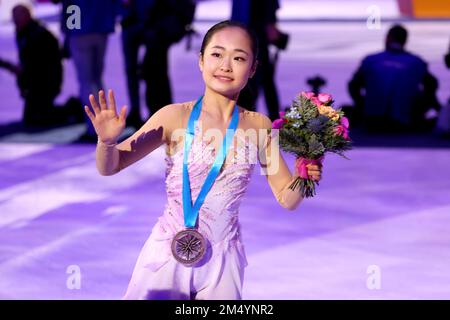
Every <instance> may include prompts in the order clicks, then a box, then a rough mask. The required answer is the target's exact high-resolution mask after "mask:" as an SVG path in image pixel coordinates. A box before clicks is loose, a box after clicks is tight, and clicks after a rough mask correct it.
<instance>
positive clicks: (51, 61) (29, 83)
mask: <svg viewBox="0 0 450 320" xmlns="http://www.w3.org/2000/svg"><path fill="white" fill-rule="evenodd" d="M16 43H17V48H18V51H19V61H20V71H19V73H18V74H17V83H18V86H19V88H20V92H21V95H22V97H23V98H24V99H25V108H24V112H23V119H22V120H23V122H24V124H25V125H29V126H34V125H48V124H51V123H52V122H53V121H54V119H52V118H53V108H54V104H53V102H54V99H55V98H56V96H57V95H58V94H59V93H60V90H61V85H62V75H63V69H62V63H61V53H60V48H59V43H58V40H57V39H56V38H55V36H53V34H52V33H51V32H50V31H48V30H47V29H46V28H45V27H43V26H42V25H41V24H40V23H39V22H37V21H35V20H31V22H30V23H29V24H28V25H27V26H25V27H24V28H23V29H22V30H20V31H18V32H17V33H16Z"/></svg>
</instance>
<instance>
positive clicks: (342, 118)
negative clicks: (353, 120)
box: [340, 117, 350, 129]
mask: <svg viewBox="0 0 450 320" xmlns="http://www.w3.org/2000/svg"><path fill="white" fill-rule="evenodd" d="M340 122H341V125H343V126H344V127H345V129H348V127H349V126H350V123H349V122H348V119H347V118H346V117H341V121H340Z"/></svg>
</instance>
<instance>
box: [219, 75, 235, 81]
mask: <svg viewBox="0 0 450 320" xmlns="http://www.w3.org/2000/svg"><path fill="white" fill-rule="evenodd" d="M214 78H216V79H218V80H220V81H226V82H230V81H233V78H230V77H226V76H214Z"/></svg>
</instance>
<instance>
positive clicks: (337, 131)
mask: <svg viewBox="0 0 450 320" xmlns="http://www.w3.org/2000/svg"><path fill="white" fill-rule="evenodd" d="M332 104H333V100H332V97H331V95H329V94H326V93H320V94H318V95H315V94H314V93H312V92H302V93H300V94H299V95H298V96H297V97H296V98H295V100H294V101H293V103H292V105H291V107H290V109H289V110H288V112H286V113H284V112H280V117H281V118H280V119H277V120H275V121H274V122H273V124H272V128H273V129H278V130H279V137H280V147H281V149H282V150H284V151H286V152H289V153H292V154H295V155H296V157H297V161H296V170H297V173H298V175H299V177H298V178H297V179H296V180H295V181H294V182H293V183H292V184H291V186H290V188H291V189H292V190H295V189H296V188H297V186H299V185H300V192H301V193H302V196H303V197H307V198H308V197H313V196H314V195H315V194H316V193H315V184H318V182H316V181H314V180H313V179H311V178H310V177H309V176H308V170H307V166H308V165H318V166H319V167H320V166H321V165H322V161H323V159H324V156H325V153H326V152H334V153H337V154H339V155H340V156H342V157H344V158H346V157H345V155H344V151H346V150H350V149H351V140H350V137H349V135H348V131H349V130H348V128H349V122H348V119H347V118H346V117H345V116H344V112H343V111H341V110H335V109H334V108H333V107H332ZM346 159H347V158H346Z"/></svg>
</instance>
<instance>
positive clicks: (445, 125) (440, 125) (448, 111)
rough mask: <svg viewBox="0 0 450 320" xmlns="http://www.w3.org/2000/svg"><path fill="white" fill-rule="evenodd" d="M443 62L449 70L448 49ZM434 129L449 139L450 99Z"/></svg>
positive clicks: (449, 52) (449, 50)
mask: <svg viewBox="0 0 450 320" xmlns="http://www.w3.org/2000/svg"><path fill="white" fill-rule="evenodd" d="M444 62H445V65H446V66H447V68H448V69H450V47H449V48H448V52H447V53H446V54H445V55H444ZM436 127H437V131H438V132H439V133H442V134H444V135H446V136H448V137H450V97H449V99H448V101H447V104H445V105H444V107H443V108H442V110H441V112H440V114H439V118H438V121H437V124H436Z"/></svg>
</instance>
